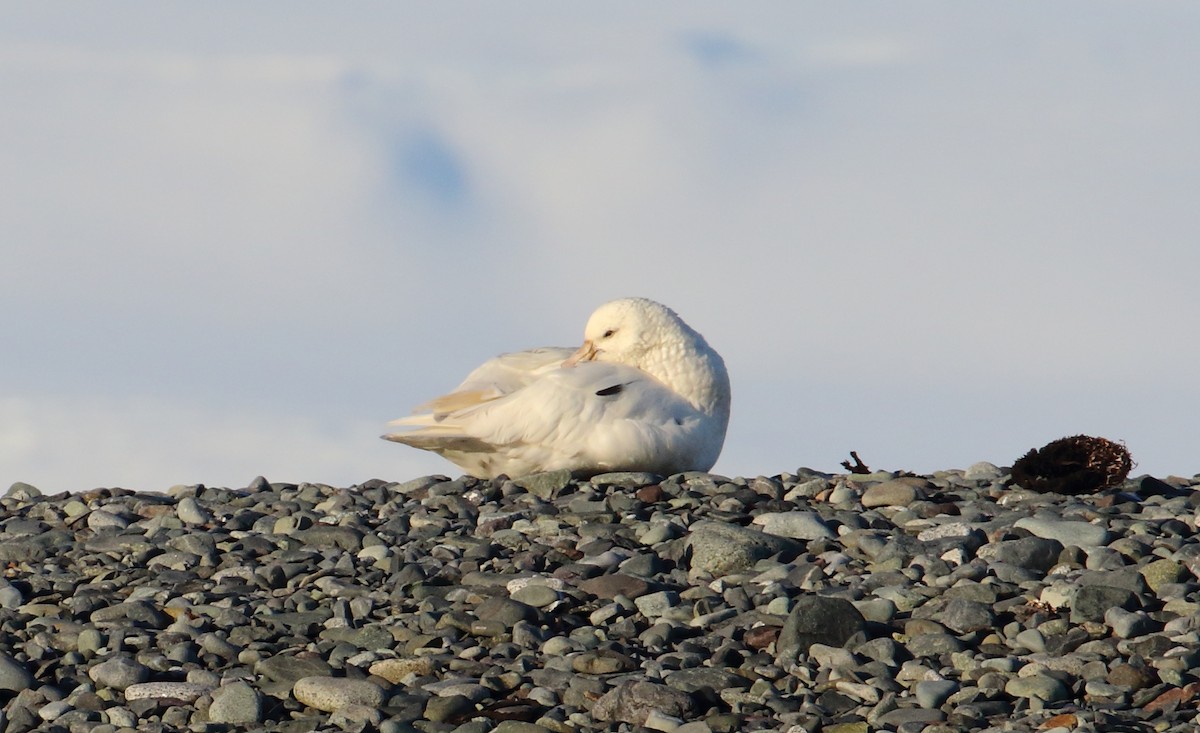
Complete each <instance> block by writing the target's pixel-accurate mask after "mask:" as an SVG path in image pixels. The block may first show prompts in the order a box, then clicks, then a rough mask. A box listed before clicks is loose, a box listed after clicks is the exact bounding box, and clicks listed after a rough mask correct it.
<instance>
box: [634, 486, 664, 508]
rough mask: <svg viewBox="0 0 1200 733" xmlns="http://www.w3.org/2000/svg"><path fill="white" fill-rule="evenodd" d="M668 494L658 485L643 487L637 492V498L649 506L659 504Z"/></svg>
mask: <svg viewBox="0 0 1200 733" xmlns="http://www.w3.org/2000/svg"><path fill="white" fill-rule="evenodd" d="M666 496H667V492H665V491H663V489H662V487H661V486H659V485H658V484H652V485H650V486H643V487H642V488H640V489H638V490H637V498H638V500H639V501H644V502H646V503H647V504H657V503H658V502H660V501H662V500H663V499H664V498H666Z"/></svg>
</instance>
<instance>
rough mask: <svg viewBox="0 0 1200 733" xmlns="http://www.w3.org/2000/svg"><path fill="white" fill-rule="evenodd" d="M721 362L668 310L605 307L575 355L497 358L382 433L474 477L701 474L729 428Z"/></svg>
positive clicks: (539, 352) (647, 304) (623, 304)
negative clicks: (397, 428)
mask: <svg viewBox="0 0 1200 733" xmlns="http://www.w3.org/2000/svg"><path fill="white" fill-rule="evenodd" d="M729 399H730V390H729V374H728V372H727V371H726V370H725V362H724V361H723V360H722V359H721V356H720V355H719V354H717V352H716V351H713V349H712V348H711V347H710V346H709V345H708V342H706V341H705V340H704V337H703V336H701V335H700V334H699V333H697V332H696V331H695V330H693V329H692V328H691V327H690V326H688V325H687V324H686V323H684V322H683V319H681V318H680V317H679V316H678V315H676V314H675V312H674V311H673V310H671V309H670V308H667V307H666V306H664V305H661V304H659V303H656V302H654V301H652V300H647V299H646V298H623V299H621V300H614V301H612V302H609V303H605V304H604V305H602V306H600V307H599V308H597V309H596V311H595V312H594V313H593V314H592V315H591V317H590V318H589V319H588V322H587V327H586V328H585V329H584V333H583V345H582V346H580V347H579V348H578V349H570V348H542V349H531V350H529V351H518V352H514V353H511V354H502V355H500V356H498V357H496V358H495V359H492V360H490V361H487V362H485V363H484V364H483V365H481V366H480V367H479V368H478V369H476V370H475V371H473V372H471V373H470V374H469V375H467V378H466V379H465V380H463V383H462V384H460V385H459V386H458V388H457V389H455V390H454V391H453V392H451V393H449V394H446V395H442V396H441V397H437V398H435V399H433V400H430V401H429V402H427V403H425V404H424V405H421V406H420V407H418V408H416V410H415V411H414V412H415V414H413V415H411V416H409V417H405V418H401V419H399V420H395V421H393V422H392V423H391V424H392V425H404V426H409V427H414V428H416V429H415V430H411V431H408V432H404V433H392V434H389V435H385V436H383V437H384V438H385V439H387V440H394V441H396V442H397V443H404V444H405V445H410V446H412V447H414V448H421V449H422V450H428V451H433V452H434V453H437V454H439V455H441V456H442V457H444V458H446V459H447V460H449V461H451V462H452V463H455V464H457V465H458V466H459V467H461V468H462V469H463V470H464V471H466V472H467V473H469V474H471V475H473V476H478V477H481V478H494V477H496V476H499V475H501V474H504V475H507V476H513V477H516V476H524V475H527V474H530V473H537V472H540V471H552V470H557V469H564V468H565V469H568V470H570V471H572V472H574V473H576V474H578V475H591V474H596V473H603V472H606V471H649V472H651V473H656V474H659V475H662V476H667V475H670V474H673V473H679V472H681V471H707V470H708V469H710V468H712V466H713V464H714V463H716V461H717V456H719V455H720V454H721V446H722V445H723V444H724V442H725V429H726V427H727V426H728V424H729Z"/></svg>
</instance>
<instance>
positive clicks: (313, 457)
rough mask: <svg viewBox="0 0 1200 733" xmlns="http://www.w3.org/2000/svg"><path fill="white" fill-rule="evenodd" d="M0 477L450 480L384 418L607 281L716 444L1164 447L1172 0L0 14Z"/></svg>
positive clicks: (1178, 349) (34, 8)
mask: <svg viewBox="0 0 1200 733" xmlns="http://www.w3.org/2000/svg"><path fill="white" fill-rule="evenodd" d="M0 15H2V16H3V22H0V99H3V100H4V104H3V105H0V190H3V191H4V192H5V193H4V195H3V196H0V247H2V248H3V253H4V267H3V268H0V308H2V309H3V313H4V314H5V315H4V316H3V317H0V341H2V342H3V344H4V346H5V348H4V352H5V353H4V358H3V359H2V360H0V384H3V385H4V391H3V392H2V393H0V483H3V484H5V485H6V484H7V483H8V482H11V481H16V480H22V481H27V482H30V483H33V484H35V485H37V486H39V487H41V488H43V489H44V490H47V491H58V490H66V489H71V490H79V489H88V488H93V487H95V486H126V487H129V488H137V489H165V488H167V487H169V486H170V485H172V484H176V483H206V484H211V485H229V486H241V485H244V484H245V483H246V482H248V481H249V480H250V479H251V478H253V477H254V476H255V475H258V474H264V475H266V476H267V477H268V478H269V479H272V480H290V481H304V480H308V481H323V482H328V483H334V484H340V485H345V484H349V483H354V482H358V481H361V480H365V479H367V478H371V477H381V478H387V479H395V480H403V479H407V478H412V477H414V476H418V475H422V474H425V473H432V472H444V473H450V474H451V475H454V474H455V473H456V470H455V469H454V467H453V466H451V465H450V464H447V463H445V462H443V461H441V459H439V458H437V457H436V456H428V455H425V454H422V453H420V452H418V451H415V450H411V449H408V448H406V447H403V446H398V445H394V444H389V443H385V442H383V441H381V440H379V439H378V437H377V436H378V435H379V434H380V433H381V432H383V431H384V429H385V423H386V421H387V420H389V419H391V418H393V417H398V416H401V415H404V414H407V412H408V410H409V408H410V407H412V406H413V405H415V404H417V403H419V402H421V401H423V400H424V399H426V398H428V397H430V396H433V395H435V394H438V393H440V392H442V391H444V390H446V389H448V388H450V387H453V386H454V385H455V384H456V383H457V382H458V381H459V380H460V379H461V377H462V376H464V375H465V374H466V372H467V371H468V370H469V369H470V368H472V367H473V366H475V365H476V364H478V363H479V362H481V361H483V360H484V359H486V358H488V357H490V356H492V355H494V354H496V353H499V352H502V351H507V350H514V349H520V348H527V347H532V346H540V345H572V344H575V343H577V342H578V341H579V340H580V338H581V335H582V330H583V324H584V322H585V320H586V318H587V316H588V314H589V313H590V312H591V310H592V309H593V308H594V307H595V306H596V305H598V304H600V303H601V302H603V301H605V300H608V299H611V298H614V297H619V296H625V295H642V296H647V297H651V298H654V299H656V300H659V301H662V302H664V303H666V304H668V305H670V306H672V307H673V308H675V309H676V310H677V311H678V312H679V313H680V314H681V315H682V316H683V317H684V318H685V319H686V320H688V321H689V323H691V324H692V325H693V326H695V327H696V328H697V329H698V330H699V331H701V332H702V333H704V334H705V335H706V336H707V337H708V339H709V341H710V342H711V343H712V344H713V345H714V346H715V347H716V348H717V349H718V350H720V351H721V352H722V354H723V355H724V356H725V359H726V361H727V363H728V364H729V367H730V371H731V373H732V377H733V382H734V412H733V420H732V423H731V426H730V431H729V436H728V439H727V441H726V446H725V452H724V454H723V456H722V458H721V460H720V461H719V462H718V463H717V466H716V468H715V470H717V471H719V472H722V473H726V474H729V475H739V474H740V475H757V474H774V473H779V472H781V471H790V470H794V469H795V468H796V467H798V466H811V467H814V468H819V469H824V470H835V469H837V468H838V462H839V461H841V460H842V459H843V458H845V457H846V454H847V452H848V451H849V450H851V449H855V450H858V451H859V453H860V454H861V455H862V457H863V458H864V459H865V460H866V461H867V462H868V463H870V464H871V465H872V466H876V467H880V468H893V469H911V470H915V471H922V472H927V471H932V470H936V469H942V468H956V467H958V468H961V467H966V466H968V465H970V464H971V463H973V462H976V461H981V460H987V461H992V462H995V463H999V464H1008V463H1011V462H1012V460H1014V459H1015V458H1017V457H1018V456H1020V455H1021V454H1022V453H1024V452H1025V451H1026V450H1028V449H1029V448H1032V447H1035V446H1040V445H1042V444H1044V443H1046V442H1048V441H1050V440H1053V439H1055V438H1058V437H1061V436H1063V435H1069V434H1075V433H1089V434H1093V435H1102V436H1104V437H1108V438H1112V439H1119V440H1124V441H1125V442H1126V443H1127V445H1128V447H1129V449H1130V450H1131V452H1132V453H1133V455H1134V458H1135V459H1136V460H1137V461H1138V462H1139V464H1140V466H1139V467H1138V469H1135V470H1136V472H1138V473H1143V472H1148V473H1155V474H1157V475H1166V474H1169V473H1178V474H1185V475H1191V474H1192V473H1194V472H1197V471H1200V455H1198V454H1197V452H1196V445H1197V438H1198V437H1200V436H1198V433H1200V428H1198V425H1200V386H1198V382H1197V379H1196V377H1195V373H1196V371H1197V365H1198V364H1200V344H1198V341H1197V339H1196V337H1195V330H1196V324H1197V322H1198V321H1200V286H1198V282H1200V279H1198V278H1200V247H1197V245H1196V241H1195V239H1196V232H1197V231H1198V230H1200V226H1198V225H1200V206H1197V204H1196V200H1197V192H1198V191H1200V135H1198V133H1197V130H1200V88H1198V87H1197V86H1196V84H1195V82H1194V76H1195V69H1196V68H1200V48H1198V47H1197V45H1196V44H1195V42H1194V29H1195V28H1197V27H1198V22H1200V8H1197V7H1196V6H1193V5H1187V4H1181V3H1180V4H1154V3H1145V4H1127V3H1096V2H1087V3H1069V2H1068V3H1056V4H1054V5H1052V6H1046V5H1044V4H1038V3H1006V4H1003V5H983V4H960V3H923V4H919V5H915V4H908V5H902V6H901V5H895V4H890V3H838V4H836V5H834V4H827V3H820V4H818V3H790V2H789V3H758V4H753V5H751V6H747V5H745V4H739V5H736V6H735V5H730V4H725V3H721V4H715V3H699V4H697V3H690V2H689V3H664V4H654V5H653V6H650V7H646V6H644V5H643V4H638V3H624V4H615V5H614V4H604V5H596V6H582V5H576V4H561V3H550V2H547V3H524V4H520V5H511V4H506V5H503V6H501V5H496V4H487V3H438V4H436V5H432V4H420V3H406V2H400V3H390V2H389V3H355V4H352V5H331V4H325V3H321V4H317V3H295V2H287V3H283V2H263V3H255V4H253V5H250V6H246V5H241V4H238V5H233V4H231V5H226V6H213V5H211V4H198V3H162V2H153V3H122V4H121V5H119V6H113V5H107V6H103V7H101V6H87V5H78V4H68V3H36V4H32V3H4V4H2V5H0Z"/></svg>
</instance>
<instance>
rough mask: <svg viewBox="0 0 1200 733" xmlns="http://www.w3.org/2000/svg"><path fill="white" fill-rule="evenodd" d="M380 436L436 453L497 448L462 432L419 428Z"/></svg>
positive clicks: (485, 450) (490, 450) (472, 451)
mask: <svg viewBox="0 0 1200 733" xmlns="http://www.w3.org/2000/svg"><path fill="white" fill-rule="evenodd" d="M379 437H381V438H383V439H384V440H390V441H392V442H394V443H403V444H404V445H409V446H412V447H413V448H420V449H421V450H428V451H433V452H434V453H445V452H446V451H455V452H460V451H461V452H464V453H492V452H494V451H495V450H496V447H495V446H493V445H492V444H490V443H485V442H484V441H482V440H480V439H479V438H473V437H471V436H469V435H461V434H450V435H447V434H444V433H443V434H439V433H436V432H426V431H424V430H418V431H415V432H411V433H388V434H387V435H381V436H379Z"/></svg>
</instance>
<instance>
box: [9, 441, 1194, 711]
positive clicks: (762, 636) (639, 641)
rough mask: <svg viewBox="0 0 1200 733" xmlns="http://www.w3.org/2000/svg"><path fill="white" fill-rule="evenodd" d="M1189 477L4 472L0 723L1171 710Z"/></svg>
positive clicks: (1178, 684)
mask: <svg viewBox="0 0 1200 733" xmlns="http://www.w3.org/2000/svg"><path fill="white" fill-rule="evenodd" d="M1198 508H1200V476H1196V477H1191V478H1184V477H1174V476H1171V477H1152V476H1140V477H1135V478H1129V479H1127V480H1125V481H1124V483H1122V484H1121V485H1119V486H1115V487H1112V488H1108V489H1104V490H1101V491H1096V492H1094V493H1085V494H1079V495H1063V494H1057V493H1042V492H1035V491H1029V490H1026V489H1024V488H1022V487H1021V486H1019V485H1017V484H1015V483H1013V481H1012V480H1011V476H1010V475H1009V472H1008V469H1006V468H1001V467H997V466H994V465H992V464H988V463H980V464H976V465H974V466H971V467H969V468H967V469H965V470H949V471H942V472H937V473H933V474H929V475H912V474H908V473H902V472H882V471H880V472H875V473H846V474H829V473H822V472H818V471H812V470H807V469H798V470H797V471H796V472H795V473H784V474H778V475H774V476H758V477H747V478H740V477H738V478H730V477H724V476H718V475H714V474H708V473H685V474H678V475H675V476H670V477H659V476H654V475H650V474H641V473H620V474H602V475H599V476H595V477H593V478H591V479H590V480H580V479H575V478H572V477H571V475H570V474H569V473H567V472H550V473H542V474H536V475H533V476H528V477H524V478H521V479H508V478H504V477H501V478H498V479H494V480H488V481H484V480H478V479H473V478H468V477H463V478H454V479H452V478H449V477H445V476H427V477H421V478H417V479H414V480H409V481H403V482H392V481H384V480H370V481H365V482H363V483H361V484H359V485H355V486H350V487H332V486H326V485H322V484H310V483H303V484H290V483H272V482H270V481H268V480H266V479H264V478H258V479H255V480H254V481H253V482H251V483H250V484H249V485H248V486H246V487H240V488H214V487H205V486H198V485H197V486H176V487H172V488H170V489H169V490H167V491H165V492H163V493H138V492H132V491H128V490H124V489H119V488H110V489H96V490H90V491H81V492H73V493H62V494H55V495H43V493H42V492H40V491H39V490H38V489H37V488H36V487H34V486H30V485H27V484H22V483H17V484H14V485H12V487H11V488H9V489H8V490H7V492H6V493H5V494H4V495H3V497H2V498H0V567H2V568H3V576H2V579H0V730H2V731H6V732H7V733H23V732H24V731H34V730H36V731H55V732H65V733H85V732H86V733H118V732H122V733H123V732H125V731H175V730H181V731H196V732H197V733H208V732H213V733H216V732H220V731H233V730H257V731H280V732H283V731H287V732H292V733H309V732H310V731H352V732H354V733H358V732H362V731H379V732H380V733H412V732H414V731H422V732H423V733H488V732H489V731H494V732H495V733H546V732H547V731H549V732H552V733H575V732H578V733H586V732H588V731H645V730H654V731H665V732H670V731H676V732H677V733H735V732H737V731H780V732H786V733H818V732H824V733H874V732H883V731H889V732H893V733H961V732H963V731H987V732H989V733H1001V732H1009V731H1013V732H1020V733H1025V732H1032V731H1037V732H1039V733H1069V732H1071V731H1089V732H1091V731H1094V732H1096V733H1105V732H1107V731H1122V732H1129V733H1135V732H1136V733H1141V732H1145V733H1176V732H1178V733H1183V732H1184V731H1189V732H1190V731H1195V730H1197V729H1198V728H1200V713H1198V710H1197V708H1198V705H1200V580H1198V578H1200V534H1198V532H1197V520H1198V517H1200V514H1198Z"/></svg>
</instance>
